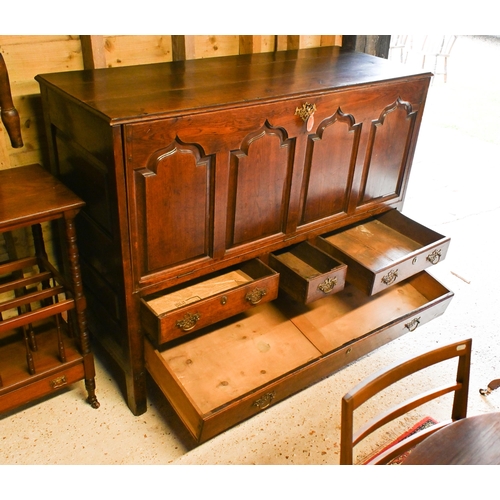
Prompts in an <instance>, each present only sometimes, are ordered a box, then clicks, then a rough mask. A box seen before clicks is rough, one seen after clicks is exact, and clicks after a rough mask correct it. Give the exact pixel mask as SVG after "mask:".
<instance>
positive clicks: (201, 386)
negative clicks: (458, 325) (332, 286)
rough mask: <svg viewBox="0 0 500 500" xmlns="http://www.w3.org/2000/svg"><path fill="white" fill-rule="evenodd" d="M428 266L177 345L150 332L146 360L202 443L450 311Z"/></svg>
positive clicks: (281, 303)
mask: <svg viewBox="0 0 500 500" xmlns="http://www.w3.org/2000/svg"><path fill="white" fill-rule="evenodd" d="M452 297H453V293H451V292H450V291H449V290H447V289H446V288H445V287H444V286H443V285H441V284H440V283H439V282H438V281H436V280H435V279H434V278H432V277H431V276H430V275H428V274H427V273H425V272H423V273H419V274H418V275H416V276H414V277H412V278H410V279H409V280H407V281H405V282H403V283H399V284H397V285H395V286H394V287H391V288H389V289H387V290H386V291H384V292H382V293H380V294H378V295H376V296H372V297H370V296H367V295H366V294H364V293H363V292H361V291H360V290H358V289H356V288H355V287H353V286H351V285H347V286H346V288H345V290H343V291H341V292H339V293H337V294H334V295H330V296H328V297H325V298H324V299H321V300H318V301H315V302H313V303H311V304H309V305H303V304H299V303H298V302H294V301H291V300H290V299H284V298H279V299H277V300H276V301H274V302H272V303H267V304H264V305H262V306H259V307H258V308H254V309H249V310H247V311H245V312H244V313H242V314H240V315H238V316H235V317H232V318H230V319H228V320H225V321H224V322H222V323H221V324H219V325H217V327H216V326H215V325H214V326H212V327H210V328H207V329H205V330H204V331H203V332H199V335H198V336H195V337H194V338H191V339H190V340H188V341H186V342H183V343H174V344H177V345H173V346H171V347H165V348H163V349H155V348H154V347H153V345H152V344H151V343H150V342H149V340H148V339H145V362H146V368H147V370H148V371H149V373H150V374H151V375H152V377H153V379H154V380H155V382H156V383H157V385H158V386H159V387H160V389H161V390H162V392H163V393H164V394H165V396H166V397H167V399H168V400H169V401H170V403H171V404H172V406H173V408H174V409H175V411H176V412H177V414H178V415H179V417H180V418H181V420H182V421H183V423H184V425H185V426H186V428H187V429H188V430H189V432H190V433H191V435H192V436H193V438H194V439H195V440H196V441H197V442H198V443H200V442H203V441H206V440H207V439H210V438H212V437H213V436H215V435H217V434H219V433H221V432H223V431H225V430H227V429H228V428H230V427H232V426H233V425H235V424H237V423H239V422H241V421H243V420H245V419H247V418H249V417H252V416H253V415H255V414H256V413H258V412H260V411H262V410H264V409H265V408H267V407H269V406H271V405H273V404H276V403H277V402H279V401H282V400H283V399H285V398H287V397H289V396H290V395H292V394H294V393H296V392H298V391H300V390H302V389H304V388H306V387H308V386H309V385H311V384H313V383H315V382H317V381H319V380H320V379H322V378H323V377H325V376H327V375H329V374H331V373H333V372H334V371H335V370H338V369H339V368H342V367H343V366H345V365H347V364H348V363H351V362H352V361H354V360H356V359H357V358H359V357H361V356H363V355H365V354H366V353H367V352H370V351H371V350H373V349H375V348H376V347H379V346H380V345H383V344H385V343H386V342H389V341H390V340H393V339H394V338H397V337H398V336H401V335H403V334H405V333H408V332H410V331H414V330H415V329H416V328H418V327H419V326H420V325H422V324H424V323H426V322H427V321H429V320H431V319H433V318H434V317H437V316H439V315H440V314H442V313H443V312H444V311H445V309H446V307H447V306H448V304H449V302H450V301H451V299H452Z"/></svg>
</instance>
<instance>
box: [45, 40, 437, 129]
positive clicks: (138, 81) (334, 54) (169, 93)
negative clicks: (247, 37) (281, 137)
mask: <svg viewBox="0 0 500 500" xmlns="http://www.w3.org/2000/svg"><path fill="white" fill-rule="evenodd" d="M429 76H430V73H428V72H425V71H422V70H420V71H419V70H417V71H411V70H408V68H407V67H405V66H403V65H400V64H396V63H393V62H391V61H387V60H385V59H381V58H378V57H374V56H370V55H368V54H363V53H358V52H352V51H345V50H342V49H341V48H339V47H322V48H314V49H302V50H295V51H281V52H269V53H259V54H248V55H239V56H229V57H218V58H208V59H197V60H189V61H179V62H169V63H160V64H148V65H140V66H128V67H121V68H106V69H97V70H81V71H69V72H62V73H52V74H45V75H38V76H37V77H36V80H37V81H38V82H39V83H40V85H41V86H42V87H46V88H52V89H53V90H55V91H56V92H59V93H62V94H65V95H66V96H67V97H68V98H70V99H72V100H76V101H78V102H79V103H80V104H81V105H82V106H85V107H87V108H88V109H90V110H91V111H92V112H94V113H96V114H98V115H100V116H101V117H102V118H103V119H105V120H106V121H109V123H110V124H112V125H117V124H121V123H128V122H131V121H147V120H151V119H158V118H163V117H168V116H175V115H178V114H181V113H182V114H185V113H196V112H204V111H209V110H215V109H224V108H228V107H241V106H247V105H249V104H259V103H265V102H273V101H276V100H280V99H287V98H293V97H296V96H299V95H302V94H306V93H307V94H321V93H323V92H329V91H332V90H336V89H337V90H341V89H345V88H348V87H355V86H360V85H367V84H378V83H383V82H386V81H393V80H398V79H403V80H404V79H407V78H409V77H429Z"/></svg>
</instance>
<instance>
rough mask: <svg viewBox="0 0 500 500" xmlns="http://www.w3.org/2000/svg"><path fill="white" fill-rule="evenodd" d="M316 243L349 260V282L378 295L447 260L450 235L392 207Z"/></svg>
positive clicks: (337, 256)
mask: <svg viewBox="0 0 500 500" xmlns="http://www.w3.org/2000/svg"><path fill="white" fill-rule="evenodd" d="M315 244H316V245H317V246H318V247H319V248H321V249H322V250H323V251H325V252H327V253H328V254H330V255H332V256H333V257H335V258H337V259H339V260H341V261H343V262H345V263H346V264H347V278H346V280H347V281H348V282H350V283H352V284H354V285H356V286H357V287H358V288H360V289H361V290H363V291H364V292H365V293H367V294H369V295H374V294H376V293H379V292H381V291H383V290H386V289H387V288H388V287H390V286H392V285H394V284H396V283H400V282H402V281H404V280H405V279H407V278H409V277H410V276H413V275H415V274H417V273H419V272H421V271H423V270H425V269H427V268H428V267H431V266H434V265H436V264H438V263H439V262H441V261H442V260H444V259H445V257H446V254H447V252H448V247H449V245H450V238H448V237H445V236H443V235H441V234H439V233H436V232H435V231H433V230H431V229H429V228H426V227H425V226H422V225H421V224H419V223H418V222H415V221H413V220H411V219H409V218H408V217H406V216H404V215H403V214H401V213H400V212H398V211H397V210H390V211H388V212H386V213H384V214H381V215H379V216H376V217H372V218H370V219H366V220H364V221H362V222H360V223H358V224H355V225H353V226H350V227H348V228H345V229H342V230H339V231H336V232H334V233H331V234H329V235H324V236H322V237H319V238H317V240H316V242H315Z"/></svg>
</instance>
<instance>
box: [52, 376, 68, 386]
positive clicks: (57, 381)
mask: <svg viewBox="0 0 500 500" xmlns="http://www.w3.org/2000/svg"><path fill="white" fill-rule="evenodd" d="M66 384H67V380H66V375H62V376H60V377H57V378H55V379H54V380H51V381H50V387H52V389H59V387H62V386H63V385H66Z"/></svg>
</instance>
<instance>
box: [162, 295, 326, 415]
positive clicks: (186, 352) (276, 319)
mask: <svg viewBox="0 0 500 500" xmlns="http://www.w3.org/2000/svg"><path fill="white" fill-rule="evenodd" d="M320 354H321V353H320V352H319V351H318V350H317V349H316V347H314V346H313V345H312V344H311V342H310V341H309V340H308V339H307V338H306V337H304V335H302V333H301V332H300V330H299V329H298V328H297V327H296V326H295V325H294V324H293V323H291V322H290V321H289V320H288V318H287V317H286V316H285V315H284V314H283V313H282V312H281V311H280V310H279V309H277V308H276V307H275V306H274V305H273V304H272V303H268V304H263V305H261V306H259V307H257V308H254V309H250V310H248V311H246V312H245V313H242V314H240V315H238V316H234V317H232V318H231V319H230V320H226V321H223V322H221V323H219V325H217V328H214V327H210V328H207V329H206V330H205V331H204V332H200V335H199V336H197V337H196V338H194V339H192V340H189V341H187V342H183V343H181V344H179V345H176V346H174V347H170V348H168V349H165V350H163V351H161V352H160V356H161V358H162V363H163V364H164V367H165V369H166V370H168V372H169V373H170V375H171V376H172V377H173V379H174V380H176V382H177V383H178V384H179V385H180V386H181V387H182V389H183V391H184V392H185V393H186V394H188V395H189V400H190V401H191V402H192V404H193V405H194V406H195V407H196V408H197V412H198V414H199V415H207V414H209V413H211V412H213V411H215V410H216V409H217V408H220V407H222V406H224V405H226V404H228V403H230V402H231V401H233V400H236V399H238V398H241V397H243V396H244V395H245V394H248V393H250V392H252V391H254V390H255V389H256V388H258V387H261V386H265V385H267V384H269V383H270V382H271V381H272V380H274V379H276V378H278V377H281V376H282V375H283V374H285V373H288V372H291V371H293V370H296V369H297V368H298V367H300V366H302V365H304V364H307V363H308V362H310V361H311V360H314V359H317V358H318V357H319V356H320ZM157 382H158V380H157ZM160 384H161V382H160ZM164 389H166V391H167V392H168V391H169V390H170V388H169V387H167V388H164ZM174 404H175V403H174Z"/></svg>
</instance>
